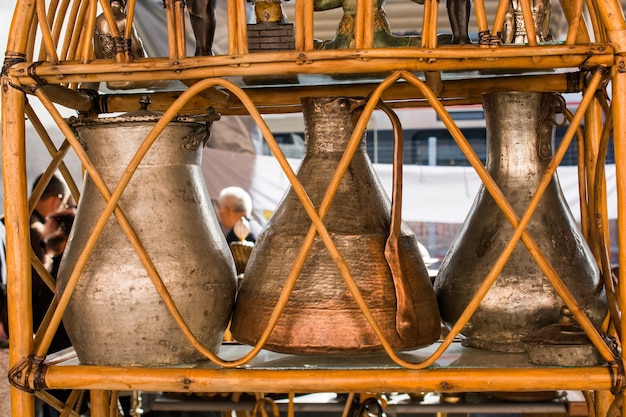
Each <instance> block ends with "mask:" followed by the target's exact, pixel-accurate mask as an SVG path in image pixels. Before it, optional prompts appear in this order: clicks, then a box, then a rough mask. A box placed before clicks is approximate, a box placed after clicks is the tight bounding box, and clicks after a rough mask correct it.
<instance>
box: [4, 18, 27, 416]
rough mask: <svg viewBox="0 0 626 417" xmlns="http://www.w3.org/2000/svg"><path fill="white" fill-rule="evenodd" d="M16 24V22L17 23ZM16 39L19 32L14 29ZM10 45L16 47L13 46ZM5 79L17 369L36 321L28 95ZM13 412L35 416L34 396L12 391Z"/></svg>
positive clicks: (12, 348) (12, 357) (12, 355)
mask: <svg viewBox="0 0 626 417" xmlns="http://www.w3.org/2000/svg"><path fill="white" fill-rule="evenodd" d="M14 21H15V19H14ZM11 33H12V35H13V36H18V34H19V32H18V31H17V29H16V28H15V27H13V28H12V32H11ZM9 45H11V46H15V44H13V43H11V42H9ZM8 83H9V79H8V77H6V76H5V75H3V77H2V88H3V92H4V94H2V95H1V96H2V138H3V141H2V168H3V169H2V177H3V182H4V191H5V193H6V194H7V195H10V196H11V198H10V199H5V201H4V203H5V207H4V211H5V226H6V234H7V247H6V258H7V277H8V278H7V280H8V285H7V297H8V299H9V300H11V302H10V303H9V305H8V315H9V328H11V329H13V331H11V334H10V343H9V365H10V366H11V367H14V366H16V365H17V364H18V363H20V362H22V361H23V360H24V359H25V358H27V357H28V355H29V354H30V353H31V352H32V336H31V335H32V328H33V317H32V312H31V309H30V308H29V306H30V305H31V270H30V257H29V254H30V233H29V230H30V228H29V219H28V206H27V184H26V172H25V167H26V148H25V134H26V132H25V125H24V116H23V114H24V94H23V93H22V92H21V91H20V90H17V89H16V88H14V87H11V86H9V84H8ZM11 409H12V410H13V411H12V412H13V415H14V416H15V417H30V416H32V415H33V414H34V398H33V395H32V394H29V393H27V392H24V391H21V390H18V389H17V388H15V387H11Z"/></svg>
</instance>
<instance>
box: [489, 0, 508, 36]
mask: <svg viewBox="0 0 626 417" xmlns="http://www.w3.org/2000/svg"><path fill="white" fill-rule="evenodd" d="M508 9H509V2H508V1H507V0H500V1H499V2H498V8H497V9H496V16H495V17H494V20H493V27H492V28H491V37H497V36H501V35H502V26H503V25H504V17H505V15H506V11H507V10H508Z"/></svg>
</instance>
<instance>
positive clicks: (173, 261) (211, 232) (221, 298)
mask: <svg viewBox="0 0 626 417" xmlns="http://www.w3.org/2000/svg"><path fill="white" fill-rule="evenodd" d="M160 116H161V115H160V114H157V113H153V112H150V111H148V110H146V106H145V105H144V107H143V108H142V110H140V111H138V112H133V113H129V114H125V115H122V116H119V117H112V118H101V119H99V118H96V119H88V118H80V119H76V118H73V119H70V124H71V125H72V126H73V127H74V129H75V130H76V132H77V134H78V136H79V138H80V140H81V141H82V143H83V144H84V148H85V150H86V152H87V154H88V156H89V158H90V159H91V161H92V162H93V164H94V166H95V167H96V168H97V170H98V172H99V173H100V175H101V176H102V178H103V180H104V181H105V183H106V184H107V186H108V187H109V189H110V190H113V189H114V188H115V187H116V186H117V184H118V181H119V179H120V177H121V176H122V174H123V172H124V170H125V169H126V167H127V166H128V164H129V162H130V160H131V158H132V157H133V155H134V154H135V152H136V151H137V149H138V148H139V146H140V144H141V143H142V141H143V140H144V138H145V137H146V135H147V134H148V133H149V132H150V131H151V129H152V128H153V126H154V125H155V123H156V122H157V121H158V120H159V119H160ZM205 137H208V126H207V123H199V122H197V121H195V120H194V119H191V118H189V117H185V116H179V117H175V118H174V119H173V120H172V121H171V122H170V123H169V124H168V125H167V127H166V128H165V129H164V130H163V132H162V133H161V134H160V135H159V137H158V138H157V139H156V141H155V142H154V144H153V145H152V147H151V148H150V150H149V151H148V153H147V154H146V156H145V158H144V159H143V160H142V162H141V163H140V165H139V167H138V169H137V170H136V172H135V174H134V175H133V177H132V179H131V180H130V183H129V184H128V186H127V187H126V189H125V191H124V193H123V194H122V197H121V199H120V201H119V206H120V208H121V209H122V211H123V212H124V214H125V216H126V217H127V218H128V221H129V223H130V225H131V226H132V228H133V229H134V231H135V233H136V234H137V236H138V237H139V239H140V240H141V242H142V244H143V245H144V246H145V248H146V251H147V253H148V255H149V256H150V257H151V259H152V262H153V263H154V265H155V267H156V270H157V272H158V273H159V275H160V277H161V279H162V280H163V282H164V284H165V286H166V288H167V290H168V291H169V293H170V295H171V297H172V299H173V301H174V302H175V304H176V306H177V308H178V310H179V311H180V313H181V314H182V317H183V319H184V320H185V321H186V323H187V324H188V326H189V328H190V329H191V331H192V332H193V333H194V335H195V336H196V337H197V338H198V340H199V341H200V342H201V343H202V344H203V345H204V346H205V347H207V348H208V349H210V350H212V351H214V352H216V351H217V350H218V349H219V346H220V344H221V341H222V336H223V333H224V331H225V329H226V327H227V325H228V322H229V319H230V316H231V313H232V307H233V304H234V298H235V291H236V289H235V285H236V277H235V266H234V262H233V259H232V256H231V254H230V251H229V249H228V246H227V244H226V240H225V238H224V235H223V233H222V231H221V229H220V227H219V224H218V222H217V218H216V216H215V213H214V212H213V207H212V205H211V201H210V198H209V195H208V192H207V190H206V186H205V184H204V179H203V177H202V172H201V169H200V158H201V148H202V145H203V141H202V139H203V138H205ZM104 206H105V200H104V198H103V197H102V195H101V194H100V192H99V191H98V190H97V189H96V187H95V185H94V182H93V180H92V179H91V178H90V177H89V176H88V175H87V176H86V177H85V181H84V186H83V191H82V194H81V198H80V201H79V204H78V209H77V215H76V220H75V223H74V228H73V229H72V232H71V235H70V240H69V244H68V247H67V249H66V251H65V254H64V256H63V259H62V263H61V267H60V272H59V278H58V284H57V285H58V291H59V292H60V293H62V292H63V291H64V289H65V287H66V284H67V280H68V278H69V275H70V274H71V273H72V270H73V267H74V265H75V264H76V262H77V260H78V257H79V256H80V254H81V252H82V249H83V247H84V246H85V243H86V241H87V239H88V238H89V236H90V235H91V232H92V230H93V228H94V225H95V222H96V220H97V219H98V218H99V216H100V214H101V213H102V211H103V209H104ZM63 324H64V325H65V328H66V329H67V332H68V334H69V336H70V339H71V341H72V344H73V345H74V348H75V350H76V353H77V355H78V359H79V360H80V362H81V363H83V364H89V365H112V366H135V365H136V366H158V365H168V364H180V363H188V362H195V361H198V360H201V359H203V358H204V357H203V355H202V354H200V353H199V352H198V351H197V350H196V349H195V348H194V347H193V346H192V344H191V343H190V342H189V341H188V339H187V338H186V336H185V335H184V334H183V332H182V331H181V330H180V328H179V326H178V324H177V323H176V321H175V320H174V318H173V316H172V315H171V314H170V312H169V311H168V310H167V308H166V306H165V304H164V303H163V301H162V300H161V297H160V296H159V294H158V293H157V290H156V288H155V286H154V284H153V283H152V281H151V279H150V277H149V276H148V273H147V271H146V269H145V268H144V266H143V265H142V263H141V262H140V259H139V257H138V255H137V252H136V251H135V249H134V248H133V247H132V246H131V243H130V241H129V239H128V237H127V236H126V234H125V233H124V231H123V230H122V229H121V227H120V225H119V223H118V221H117V220H116V218H115V216H114V215H112V216H111V218H109V220H108V223H107V224H106V226H105V228H104V230H103V232H102V234H101V236H100V237H99V239H98V241H97V243H96V245H95V248H94V250H93V252H92V253H91V255H90V256H89V260H88V262H87V264H86V267H85V269H84V270H83V272H82V274H81V276H80V278H79V280H78V284H77V287H76V289H75V292H74V293H73V295H72V298H71V299H70V303H69V305H68V308H67V310H66V311H65V315H64V317H63Z"/></svg>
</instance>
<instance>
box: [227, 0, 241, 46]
mask: <svg viewBox="0 0 626 417" xmlns="http://www.w3.org/2000/svg"><path fill="white" fill-rule="evenodd" d="M227 8H228V55H236V54H237V51H238V50H239V45H238V43H237V42H238V40H237V0H228V3H227Z"/></svg>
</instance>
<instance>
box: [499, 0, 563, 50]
mask: <svg viewBox="0 0 626 417" xmlns="http://www.w3.org/2000/svg"><path fill="white" fill-rule="evenodd" d="M531 7H532V15H533V26H534V28H535V35H536V39H537V42H546V41H550V40H552V35H551V34H550V33H549V31H550V13H551V8H550V0H531ZM502 37H503V41H504V43H527V42H528V34H527V32H526V25H525V23H524V17H523V15H522V6H521V2H520V0H511V8H510V9H509V11H508V12H507V14H506V17H505V21H504V26H503V29H502Z"/></svg>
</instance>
